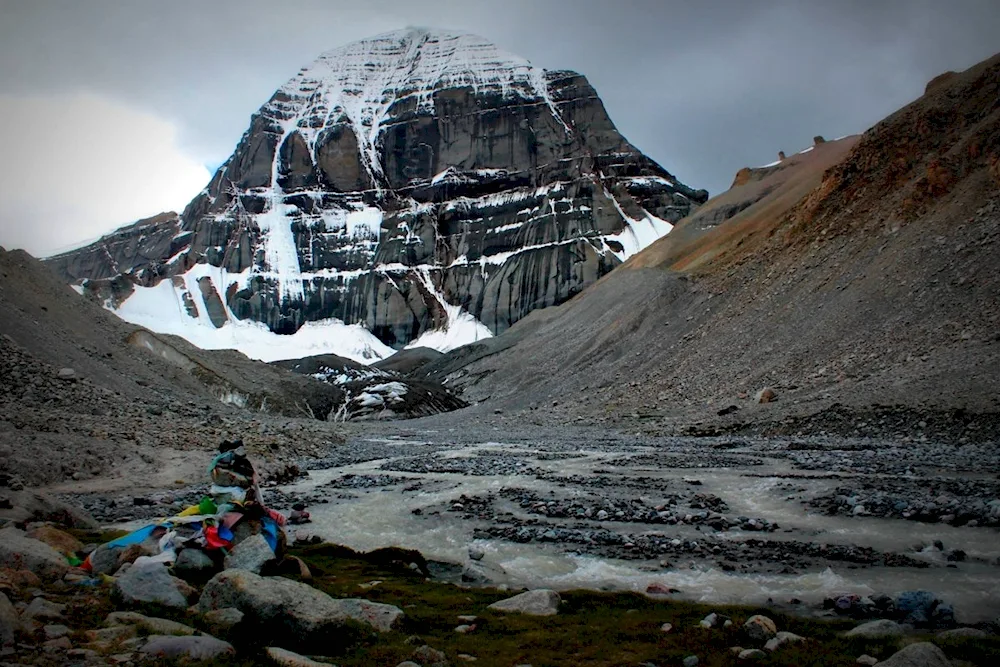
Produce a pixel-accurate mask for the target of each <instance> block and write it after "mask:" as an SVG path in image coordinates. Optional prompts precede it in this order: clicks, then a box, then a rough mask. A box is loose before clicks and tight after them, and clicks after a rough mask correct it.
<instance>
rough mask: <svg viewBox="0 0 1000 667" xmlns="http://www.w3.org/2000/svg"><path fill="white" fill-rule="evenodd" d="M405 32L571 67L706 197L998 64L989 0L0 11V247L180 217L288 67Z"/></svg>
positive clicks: (95, 6)
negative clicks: (478, 40) (980, 67)
mask: <svg viewBox="0 0 1000 667" xmlns="http://www.w3.org/2000/svg"><path fill="white" fill-rule="evenodd" d="M409 25H420V26H431V27H440V28H450V29H456V30H465V31H469V32H474V33H477V34H480V35H482V36H484V37H486V38H488V39H490V40H491V41H493V42H495V43H497V44H498V45H499V46H500V47H502V48H504V49H506V50H508V51H511V52H513V53H516V54H519V55H521V56H524V57H526V58H528V59H529V60H531V61H532V62H533V63H534V64H535V65H538V66H541V67H544V68H546V69H572V70H576V71H578V72H581V73H583V74H585V75H586V76H587V77H588V78H589V79H590V81H591V83H592V84H593V85H594V86H595V88H596V89H597V91H598V93H599V94H600V95H601V98H602V99H603V100H604V103H605V105H606V107H607V109H608V112H609V113H610V115H611V118H612V120H613V121H614V122H615V123H616V124H617V126H618V128H619V130H620V131H621V132H622V134H624V135H625V136H626V137H627V138H628V139H629V140H630V141H631V142H632V143H633V144H635V145H636V146H637V147H638V148H639V149H641V150H642V151H644V152H645V153H646V154H647V155H649V156H650V157H652V158H654V159H655V160H657V161H658V162H660V163H661V164H662V165H663V166H664V167H665V168H666V169H667V170H669V171H670V172H672V173H673V174H675V175H676V176H677V177H678V178H680V179H681V180H682V181H683V182H685V183H687V184H688V185H691V186H692V187H700V188H707V189H708V190H709V191H710V192H711V193H712V194H717V193H719V192H720V191H723V190H725V189H726V188H728V187H729V184H730V182H731V180H732V177H733V175H734V174H735V172H736V171H737V170H738V169H739V168H740V167H743V166H747V165H756V164H763V163H767V162H771V161H772V160H774V159H775V156H776V153H777V151H778V150H779V149H782V150H785V151H786V152H794V151H798V150H801V149H803V148H805V147H807V146H808V145H809V144H810V143H811V141H812V137H813V135H816V134H822V135H824V136H826V137H827V138H832V137H837V136H841V135H845V134H852V133H856V132H861V131H863V130H865V129H867V128H868V127H870V126H871V125H872V124H874V123H875V122H877V121H878V120H880V119H881V118H883V117H884V116H886V115H887V114H889V113H891V112H892V111H894V110H895V109H897V108H899V107H901V106H903V105H904V104H906V103H908V102H909V101H911V100H913V99H915V98H917V97H919V96H920V95H921V94H922V92H923V88H924V85H925V84H926V83H927V81H928V80H929V79H931V78H932V77H933V76H935V75H937V74H939V73H941V72H943V71H946V70H949V69H950V70H962V69H965V68H967V67H969V66H971V65H973V64H975V63H976V62H978V61H980V60H983V59H984V58H987V57H989V56H991V55H993V54H994V53H996V52H998V51H1000V2H998V0H952V1H951V2H942V1H940V0H937V1H934V2H932V1H929V0H927V1H925V0H898V1H892V0H884V1H881V2H880V1H879V0H866V1H853V0H837V1H834V2H830V1H828V0H823V1H813V2H811V1H809V0H795V1H789V2H782V1H777V0H733V1H722V0H718V1H712V0H702V1H700V2H690V1H684V2H680V1H678V2H673V1H670V0H659V1H657V0H632V1H629V0H548V1H546V0H523V1H522V0H504V1H503V2H496V1H492V0H484V1H477V0H457V1H451V0H436V1H434V0H426V1H424V0H355V1H353V2H347V1H344V0H325V1H320V0H312V1H310V0H298V1H296V0H288V1H285V2H276V1H274V0H268V1H266V2H264V1H258V0H217V1H212V0H170V1H168V2H165V1H163V0H148V1H146V0H131V1H127V0H88V1H87V2H81V1H79V0H0V63H2V66H0V146H3V159H2V161H0V245H3V246H4V247H7V248H15V247H24V248H26V249H28V250H29V251H30V252H32V253H34V254H36V255H45V254H50V253H53V252H55V251H58V250H62V249H67V248H69V247H72V246H74V245H77V244H80V243H81V242H84V241H87V240H91V239H93V238H96V237H97V236H99V235H101V234H102V233H105V232H107V231H110V230H111V229H113V228H115V227H117V226H120V225H121V224H124V223H126V222H129V221H132V220H135V219H137V218H140V217H146V216H149V215H153V214H155V213H157V212H159V211H162V210H170V209H176V210H180V209H181V208H183V206H184V205H185V204H186V203H187V201H188V200H190V199H191V197H193V196H194V195H195V194H196V193H197V192H198V191H199V190H200V189H201V188H202V187H203V186H204V185H205V184H206V183H207V181H208V179H209V177H210V175H211V172H212V171H214V169H215V168H216V167H217V166H218V165H219V164H220V163H221V162H223V161H224V160H225V159H226V158H227V157H228V156H229V154H230V153H231V152H232V150H233V148H234V147H235V145H236V142H237V141H238V140H239V138H240V136H241V135H242V134H243V132H244V131H245V130H246V128H247V126H248V124H249V118H250V114H252V113H253V112H254V111H255V110H256V109H257V108H258V107H259V106H260V105H261V104H263V103H264V102H265V101H266V100H267V98H268V97H270V95H271V93H272V92H274V90H275V89H276V88H277V87H278V86H280V85H281V84H282V83H284V82H285V81H286V80H287V79H289V78H290V77H291V76H293V75H294V74H295V73H296V72H297V71H298V69H299V68H300V67H301V66H303V65H305V64H307V63H308V62H310V61H311V60H313V59H314V58H315V57H316V56H317V55H318V54H319V53H320V52H322V51H325V50H327V49H330V48H333V47H336V46H340V45H342V44H345V43H347V42H350V41H353V40H356V39H360V38H362V37H367V36H370V35H374V34H377V33H380V32H385V31H388V30H395V29H398V28H402V27H406V26H409Z"/></svg>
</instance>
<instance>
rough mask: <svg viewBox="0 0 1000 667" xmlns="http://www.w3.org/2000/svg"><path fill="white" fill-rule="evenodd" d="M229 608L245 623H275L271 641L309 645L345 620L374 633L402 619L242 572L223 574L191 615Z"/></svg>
mask: <svg viewBox="0 0 1000 667" xmlns="http://www.w3.org/2000/svg"><path fill="white" fill-rule="evenodd" d="M225 608H233V609H238V610H239V611H241V612H243V613H244V614H245V615H246V616H247V617H249V618H250V619H252V620H254V621H257V622H260V623H263V624H271V623H276V624H278V625H280V626H281V627H282V628H283V629H284V630H286V632H282V633H280V634H279V635H277V636H280V637H281V638H284V637H288V638H289V639H288V640H289V641H295V642H296V646H298V642H305V643H312V642H316V641H323V640H325V639H327V638H329V637H330V636H333V635H335V634H336V633H337V631H338V630H339V629H340V628H342V627H343V626H344V624H345V623H346V622H347V621H348V620H353V621H356V622H359V623H363V624H366V625H368V626H370V627H372V628H373V629H375V630H379V631H385V630H388V629H390V628H392V627H393V626H394V625H395V624H396V623H398V622H399V620H400V619H401V618H402V617H403V612H402V610H401V609H399V608H397V607H393V606H392V605H387V604H378V603H375V602H369V601H368V600H361V599H346V600H338V599H334V598H332V597H330V596H329V595H327V594H326V593H324V592H322V591H320V590H317V589H315V588H313V587H312V586H309V585H307V584H303V583H300V582H297V581H292V580H291V579H284V578H282V577H261V576H260V575H257V574H254V573H253V572H249V571H247V570H225V571H223V572H220V573H219V574H217V575H215V576H214V577H212V579H211V580H210V581H209V582H208V583H207V584H206V585H205V589H204V590H203V591H202V594H201V598H200V599H199V600H198V605H197V609H198V611H200V612H202V613H206V612H211V611H213V610H217V609H225Z"/></svg>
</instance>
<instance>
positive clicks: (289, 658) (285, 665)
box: [264, 646, 333, 667]
mask: <svg viewBox="0 0 1000 667" xmlns="http://www.w3.org/2000/svg"><path fill="white" fill-rule="evenodd" d="M264 653H266V654H267V657H268V658H269V659H270V660H271V662H273V663H274V664H275V665H278V667H333V666H332V665H330V663H328V662H317V661H316V660H312V659H311V658H307V657H305V656H304V655H299V654H298V653H293V652H292V651H289V650H288V649H283V648H278V647H277V646H268V647H267V648H266V649H264Z"/></svg>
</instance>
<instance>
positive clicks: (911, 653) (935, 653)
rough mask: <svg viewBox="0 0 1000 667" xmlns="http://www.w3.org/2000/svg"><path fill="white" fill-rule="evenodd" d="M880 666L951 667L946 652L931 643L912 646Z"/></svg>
mask: <svg viewBox="0 0 1000 667" xmlns="http://www.w3.org/2000/svg"><path fill="white" fill-rule="evenodd" d="M878 664H879V665H880V666H881V667H951V662H950V661H949V660H948V658H947V656H945V654H944V652H943V651H942V650H941V649H939V648H938V647H937V646H935V645H934V644H931V643H930V642H920V643H918V644H910V645H909V646H907V647H906V648H904V649H903V650H901V651H897V652H896V653H893V654H892V656H890V657H889V659H888V660H883V661H882V662H880V663H878Z"/></svg>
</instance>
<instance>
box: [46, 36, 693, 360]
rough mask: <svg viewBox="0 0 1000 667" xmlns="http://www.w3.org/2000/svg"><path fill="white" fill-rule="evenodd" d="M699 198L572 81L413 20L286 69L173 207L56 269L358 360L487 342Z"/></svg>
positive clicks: (161, 306) (262, 341) (145, 306)
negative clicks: (209, 174) (213, 168)
mask: <svg viewBox="0 0 1000 667" xmlns="http://www.w3.org/2000/svg"><path fill="white" fill-rule="evenodd" d="M706 198H707V193H705V192H704V191H703V190H692V189H691V188H689V187H687V186H685V185H683V184H682V183H680V182H678V181H677V179H676V178H674V177H673V176H672V175H671V174H670V173H668V172H667V171H666V170H665V169H663V168H662V167H661V166H660V165H658V164H656V163H655V162H654V161H653V160H651V159H649V158H648V157H646V156H645V155H643V154H642V153H641V152H639V151H638V150H637V149H636V148H635V147H633V146H632V145H631V144H629V143H628V142H627V141H626V140H625V139H624V138H623V137H622V136H621V135H620V134H619V133H618V131H617V129H616V128H615V126H614V124H613V123H612V122H611V120H610V119H609V118H608V116H607V113H606V111H605V110H604V106H603V104H602V103H601V100H600V98H599V97H598V96H597V93H596V92H595V91H594V89H593V88H592V87H591V86H590V84H589V83H588V82H587V80H586V79H585V78H584V77H583V76H581V75H579V74H576V73H574V72H567V71H559V72H549V71H546V70H543V69H539V68H537V67H534V66H533V65H531V64H530V63H529V62H528V61H527V60H524V59H523V58H519V57H517V56H515V55H511V54H509V53H506V52H504V51H502V50H500V49H499V48H497V47H496V46H495V45H493V44H491V43H489V42H487V41H486V40H484V39H483V38H481V37H477V36H475V35H468V34H459V33H450V32H444V31H438V30H428V29H422V28H420V29H418V28H411V29H406V30H402V31H397V32H391V33H386V34H383V35H379V36H376V37H372V38H369V39H364V40H361V41H358V42H355V43H353V44H349V45H347V46H344V47H341V48H338V49H334V50H332V51H328V52H326V53H324V54H322V55H321V56H320V57H319V58H317V59H316V60H315V61H314V62H313V63H311V64H310V65H308V66H307V67H304V68H303V69H302V70H300V71H299V73H298V74H297V75H295V76H294V77H293V78H292V79H291V80H289V81H288V83H286V84H285V85H284V86H282V87H281V88H280V89H279V90H278V91H277V92H276V93H275V94H274V95H273V96H272V97H271V99H270V100H268V102H267V103H266V104H264V106H262V107H261V108H260V110H259V111H258V112H257V113H256V114H254V116H253V117H252V119H251V123H250V128H249V129H248V130H247V132H246V133H245V134H244V135H243V138H242V139H241V140H240V143H239V145H238V146H237V147H236V150H235V152H234V153H233V155H232V156H231V157H230V158H229V159H228V160H227V161H226V162H225V164H223V165H222V166H221V167H220V168H219V170H218V171H217V172H216V174H215V175H214V177H213V178H212V180H211V182H210V183H209V184H208V186H207V187H206V188H205V190H203V191H202V192H201V193H200V194H199V195H198V196H197V197H195V198H194V200H192V201H191V203H190V204H189V205H188V206H187V207H186V208H185V210H184V212H183V213H182V214H180V215H179V216H178V215H169V214H161V215H160V216H157V217H156V218H151V219H149V220H143V221H139V222H138V223H135V224H134V225H131V226H129V227H124V228H122V229H120V230H118V231H116V232H114V233H112V234H109V235H108V236H106V237H104V238H102V239H101V240H100V241H98V242H96V243H94V244H92V245H90V246H87V247H85V248H81V249H79V250H75V251H72V252H70V253H66V254H63V255H59V256H57V257H53V258H51V259H50V260H49V264H50V266H52V267H53V268H54V269H55V270H56V271H57V272H59V273H60V275H62V276H63V278H64V279H66V280H67V281H70V282H75V283H78V284H81V285H83V286H84V287H83V288H84V289H85V290H86V291H87V292H88V293H90V294H91V295H92V296H95V297H97V298H99V299H101V300H102V301H103V302H104V303H105V304H107V305H108V306H109V307H111V308H113V309H115V310H116V312H118V313H119V314H120V315H121V316H123V317H125V318H126V319H129V320H131V321H134V322H136V323H139V324H143V325H145V326H148V327H150V328H153V329H155V330H159V331H165V332H168V333H177V334H180V335H183V336H185V337H187V338H189V339H191V340H192V341H194V342H196V343H197V344H200V345H203V346H207V347H231V346H235V347H238V348H240V349H243V350H244V351H246V352H248V353H249V354H251V355H253V356H258V357H259V358H266V357H268V356H270V357H272V358H273V357H274V356H275V353H274V352H273V348H274V345H272V343H271V342H268V341H273V340H274V339H273V338H267V336H265V334H267V331H264V330H263V329H262V327H261V326H260V324H259V323H262V324H263V325H265V326H266V328H267V329H269V330H270V332H274V333H278V334H294V335H295V337H297V338H298V339H299V341H300V342H299V343H296V344H293V345H286V346H285V347H294V348H295V349H296V350H297V351H298V352H300V353H299V354H294V353H292V352H289V354H288V355H282V356H304V355H305V354H315V353H317V352H321V351H322V352H336V353H338V354H342V355H345V356H351V357H354V358H367V359H371V358H374V357H381V356H385V355H387V354H389V353H391V352H392V349H391V347H395V348H399V347H402V346H404V345H407V344H411V345H426V346H430V347H436V348H438V349H450V348H452V347H455V346H457V345H460V344H462V343H465V342H468V341H471V340H476V339H478V338H482V337H485V336H489V335H492V334H495V333H499V332H501V331H503V330H505V329H507V328H508V327H509V326H510V325H512V324H513V323H514V322H516V321H517V320H519V319H521V318H522V317H524V316H525V315H527V314H528V313H529V312H531V311H532V310H534V309H537V308H543V307H546V306H551V305H554V304H558V303H561V302H563V301H565V300H567V299H568V298H570V297H571V296H573V295H574V294H576V293H578V292H579V291H581V290H582V289H583V288H584V287H586V286H587V285H589V284H591V283H593V282H594V281H596V280H597V279H598V278H599V277H601V276H602V275H604V274H605V273H607V272H609V271H610V270H611V269H613V268H614V267H616V266H618V265H619V264H620V263H621V262H623V261H625V260H626V259H627V258H628V257H630V256H631V255H633V254H635V253H636V252H638V251H639V250H641V249H642V248H644V247H646V246H647V245H649V244H650V243H652V242H653V241H655V240H656V239H657V238H659V237H661V236H663V235H664V234H666V233H667V232H669V231H670V229H671V226H672V223H674V222H676V221H678V220H680V219H681V218H683V217H684V216H685V215H687V214H688V213H690V212H691V211H692V210H693V209H694V208H695V207H697V205H698V204H700V203H702V202H704V201H705V199H706ZM349 325H353V326H349ZM262 332H263V333H262ZM262 336H264V337H263V338H262ZM286 338H288V339H290V338H291V337H286ZM261 346H263V347H265V348H267V349H268V350H269V352H267V353H265V352H262V351H261V349H260V348H261ZM390 346H391V347H390ZM303 347H304V348H305V349H302V348H303Z"/></svg>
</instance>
